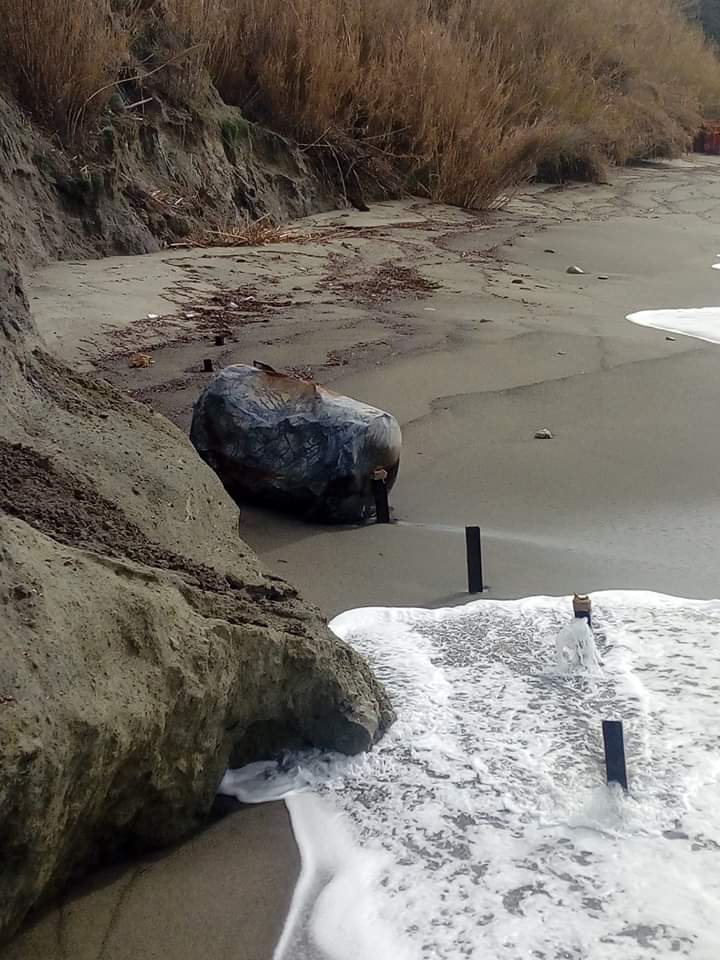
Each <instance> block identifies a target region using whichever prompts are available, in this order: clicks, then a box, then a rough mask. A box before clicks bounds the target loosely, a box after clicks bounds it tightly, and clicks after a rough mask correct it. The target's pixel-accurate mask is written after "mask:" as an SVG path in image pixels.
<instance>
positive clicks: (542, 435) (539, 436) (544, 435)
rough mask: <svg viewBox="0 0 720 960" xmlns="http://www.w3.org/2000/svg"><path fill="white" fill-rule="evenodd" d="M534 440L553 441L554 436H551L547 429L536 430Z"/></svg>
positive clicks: (551, 433)
mask: <svg viewBox="0 0 720 960" xmlns="http://www.w3.org/2000/svg"><path fill="white" fill-rule="evenodd" d="M535 439H536V440H554V439H555V435H554V434H553V432H552V430H548V428H547V427H543V429H542V430H537V431H536V432H535Z"/></svg>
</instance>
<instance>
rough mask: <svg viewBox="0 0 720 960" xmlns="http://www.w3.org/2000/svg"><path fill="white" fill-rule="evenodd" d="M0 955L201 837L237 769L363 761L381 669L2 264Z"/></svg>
mask: <svg viewBox="0 0 720 960" xmlns="http://www.w3.org/2000/svg"><path fill="white" fill-rule="evenodd" d="M0 605H1V606H2V611H3V616H2V618H0V940H2V939H4V938H7V937H8V936H10V935H12V933H13V931H14V930H15V929H16V927H17V925H18V924H19V923H20V921H21V920H22V918H23V917H24V916H25V914H26V913H27V911H28V910H29V909H30V908H31V907H32V906H33V905H35V904H37V903H39V902H41V901H42V900H43V899H44V898H46V897H47V896H49V895H51V894H52V893H53V892H54V891H56V890H58V889H59V888H60V887H61V886H62V885H63V884H64V883H65V882H66V881H67V880H68V879H69V878H71V877H72V876H73V875H75V874H77V873H80V872H83V871H85V870H87V869H88V868H89V867H90V866H92V865H93V864H94V863H96V862H100V861H102V860H104V859H107V858H109V857H113V856H116V855H118V854H126V853H132V852H133V851H134V850H136V849H141V848H148V847H151V846H157V845H160V844H164V843H167V842H170V841H172V840H175V839H177V838H179V837H181V836H182V835H184V834H187V833H188V832H189V831H191V830H192V829H193V828H194V827H195V826H197V825H198V824H199V823H200V822H201V821H202V819H203V817H204V815H205V814H206V812H207V810H208V808H209V806H210V804H211V802H212V799H213V796H214V793H215V790H216V787H217V784H218V782H219V780H220V778H221V776H222V773H223V771H224V769H225V768H226V766H227V765H228V763H229V762H231V763H232V764H233V765H238V764H242V763H244V762H246V761H249V760H251V759H256V758H259V757H265V756H268V755H270V754H273V753H276V752H278V751H280V750H282V749H283V748H286V747H292V746H301V745H317V746H320V747H327V748H333V749H337V750H342V751H345V752H348V753H353V752H357V751H360V750H363V749H367V748H369V747H370V746H371V745H372V743H373V741H374V740H375V739H376V738H377V737H378V736H380V735H381V733H382V732H383V730H384V729H385V728H386V727H387V726H388V724H389V723H390V722H391V721H392V710H391V707H390V705H389V703H388V701H387V698H386V696H385V693H384V691H383V690H382V688H381V687H380V686H379V684H378V683H377V682H376V681H375V679H374V678H373V676H372V674H371V672H370V670H369V668H368V667H367V665H366V663H365V662H364V661H363V660H362V658H360V657H359V656H358V655H357V654H356V653H354V652H353V651H352V650H351V649H350V648H349V647H347V646H346V645H345V644H343V643H341V642H339V641H338V640H336V639H335V638H334V637H333V636H332V635H331V634H330V632H329V631H328V629H327V627H326V626H325V624H324V622H323V621H322V619H321V617H320V615H319V614H318V613H317V612H316V611H315V610H313V609H312V608H310V607H308V606H307V604H305V603H304V602H303V601H302V600H301V599H300V598H299V597H298V595H297V593H296V591H295V590H294V589H293V588H292V587H290V586H289V585H288V584H286V583H285V582H283V581H282V580H279V579H277V578H275V577H272V576H270V575H268V574H267V573H265V572H264V571H263V570H262V569H261V567H260V565H259V562H258V561H257V559H256V558H255V557H254V555H253V554H252V553H251V552H250V550H249V549H248V548H247V547H246V546H245V545H244V544H243V543H242V541H241V540H240V539H239V537H238V523H237V509H236V507H235V506H234V505H233V503H232V502H231V500H230V499H229V498H228V496H227V495H226V494H225V492H224V490H223V488H222V486H221V484H220V481H219V480H218V479H217V478H216V477H215V475H214V474H213V473H212V471H211V470H210V469H209V468H208V467H206V466H205V465H204V464H203V463H202V462H201V461H200V460H199V458H198V457H197V455H196V454H195V452H194V451H193V449H192V448H191V446H190V444H189V443H188V442H187V441H186V439H185V438H184V437H183V436H182V435H181V433H180V432H179V431H178V430H177V429H176V428H175V427H174V426H172V425H171V424H170V423H169V422H168V421H166V420H165V419H164V418H162V417H160V416H158V415H156V414H153V413H152V411H150V410H149V409H148V408H147V407H144V406H142V405H140V404H137V403H134V402H133V401H131V400H130V399H128V398H127V397H125V396H123V395H121V394H119V393H117V392H116V391H114V390H113V389H112V388H110V387H109V386H108V385H106V384H103V383H102V382H97V381H93V380H92V379H88V378H85V377H82V376H80V375H77V374H75V373H73V372H71V371H70V370H68V369H67V368H65V367H64V366H62V365H61V364H59V363H58V362H57V361H55V360H53V359H52V358H50V357H49V356H48V355H46V354H45V353H43V352H42V349H41V348H40V345H39V344H38V343H37V341H36V339H35V337H34V333H33V330H32V326H31V323H30V320H29V316H28V311H27V304H26V302H25V298H24V295H23V291H22V285H21V283H20V280H19V277H18V275H17V274H16V273H15V272H14V271H13V270H12V269H10V268H9V267H7V266H6V265H0Z"/></svg>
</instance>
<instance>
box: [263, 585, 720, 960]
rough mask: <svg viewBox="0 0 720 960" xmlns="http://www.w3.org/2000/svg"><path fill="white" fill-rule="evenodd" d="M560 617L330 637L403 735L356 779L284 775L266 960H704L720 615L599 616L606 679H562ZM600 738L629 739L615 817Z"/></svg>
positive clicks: (383, 614)
mask: <svg viewBox="0 0 720 960" xmlns="http://www.w3.org/2000/svg"><path fill="white" fill-rule="evenodd" d="M571 617H572V613H571V601H570V599H569V598H567V599H555V598H531V599H526V600H519V601H509V602H499V601H488V600H480V601H476V602H473V603H470V604H468V605H467V606H465V607H459V608H452V609H447V610H391V609H381V608H374V609H367V610H359V611H353V612H351V613H347V614H343V615H341V616H340V617H338V618H337V619H336V620H335V621H334V622H333V624H332V626H333V629H334V630H335V632H336V633H338V634H339V635H340V636H341V637H343V638H344V639H346V640H347V641H348V642H349V643H351V644H352V645H353V646H355V647H356V648H357V649H359V650H360V651H361V652H362V653H363V654H365V655H366V656H367V657H368V659H369V660H370V662H371V664H372V666H373V668H374V670H375V671H376V673H377V674H378V675H379V676H380V678H381V679H382V680H383V681H384V683H385V684H386V686H387V688H388V691H389V693H390V695H391V698H392V700H393V703H394V705H395V708H396V710H397V713H398V720H397V723H396V724H395V726H394V727H393V728H392V729H391V731H390V732H389V733H388V734H387V735H386V736H385V738H384V739H383V740H382V741H381V742H380V743H379V744H378V745H377V747H376V748H375V749H374V750H373V751H372V752H371V753H369V754H366V755H363V756H361V757H355V758H346V757H338V756H327V755H325V756H321V755H319V754H312V755H305V756H299V757H296V758H295V767H294V770H293V777H294V778H295V779H294V781H293V783H294V787H295V788H296V789H297V788H298V787H302V788H303V789H305V790H309V791H310V792H305V793H300V794H296V795H293V796H291V797H290V799H289V800H288V804H289V807H290V810H291V814H292V818H293V824H294V827H295V830H296V834H297V836H298V841H299V844H300V847H301V853H302V857H303V877H302V878H301V881H300V883H299V885H298V889H297V892H296V896H295V900H294V904H293V909H292V913H291V917H290V919H289V921H288V926H287V927H286V930H285V934H284V936H283V941H282V942H281V944H280V945H279V947H278V951H277V952H276V960H327V958H329V960H396V958H402V960H405V958H418V960H426V958H427V960H457V958H462V957H477V958H484V957H487V958H492V960H519V958H523V960H525V958H538V960H560V958H563V960H641V958H647V960H658V958H665V957H689V958H693V960H716V958H717V956H718V955H719V950H718V945H719V944H720V804H719V803H718V799H719V798H720V792H719V788H720V749H719V748H720V738H719V733H718V731H720V603H718V602H716V601H712V602H701V601H689V600H687V601H686V600H681V599H677V598H671V597H664V596H660V595H656V594H647V593H624V592H611V593H602V594H595V595H594V598H593V626H594V636H595V642H596V645H597V654H598V659H599V661H600V663H599V664H595V663H594V662H591V661H592V658H591V661H588V660H587V659H586V660H585V662H583V658H582V657H581V656H579V655H578V656H576V657H575V658H571V662H570V663H568V662H566V660H565V658H564V655H563V656H562V657H561V658H560V659H559V658H558V650H559V649H560V650H565V648H566V647H567V648H568V649H572V644H571V643H570V637H571V635H575V652H576V654H577V652H578V650H580V649H581V648H582V649H583V650H587V646H586V638H580V637H579V631H578V627H576V626H575V625H574V622H573V623H572V626H571V628H570V627H569V626H568V621H570V620H571ZM580 625H581V626H582V627H583V628H584V629H586V628H585V626H584V624H580ZM565 628H567V629H565ZM563 637H564V639H562V638H563ZM578 641H580V645H579V646H578ZM583 644H585V645H583ZM603 719H622V720H623V721H624V726H625V740H626V749H627V760H628V774H629V779H630V795H629V796H624V795H623V793H622V791H621V790H620V789H619V788H617V787H611V788H608V787H607V786H606V785H605V782H604V765H603V747H602V733H601V721H602V720H603ZM281 774H282V776H286V774H285V773H282V771H278V772H277V775H278V776H280V775H281ZM260 775H261V779H262V781H264V782H265V783H267V782H268V770H267V769H263V770H261V771H260ZM270 780H271V781H272V775H271V777H270Z"/></svg>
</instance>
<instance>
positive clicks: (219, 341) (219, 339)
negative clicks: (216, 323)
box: [215, 333, 225, 347]
mask: <svg viewBox="0 0 720 960" xmlns="http://www.w3.org/2000/svg"><path fill="white" fill-rule="evenodd" d="M215 346H216V347H224V346H225V336H224V334H222V333H218V334H217V336H216V337H215Z"/></svg>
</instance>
